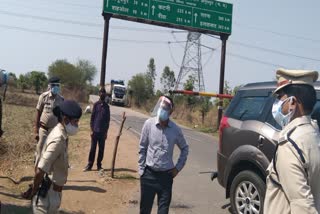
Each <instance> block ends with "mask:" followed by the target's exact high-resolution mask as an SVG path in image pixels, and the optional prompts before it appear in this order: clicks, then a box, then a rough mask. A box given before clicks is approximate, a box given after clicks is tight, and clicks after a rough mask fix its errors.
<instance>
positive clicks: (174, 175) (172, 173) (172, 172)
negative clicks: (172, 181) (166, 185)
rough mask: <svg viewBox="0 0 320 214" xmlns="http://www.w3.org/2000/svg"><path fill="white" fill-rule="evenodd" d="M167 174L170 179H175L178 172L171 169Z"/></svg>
mask: <svg viewBox="0 0 320 214" xmlns="http://www.w3.org/2000/svg"><path fill="white" fill-rule="evenodd" d="M168 173H170V174H171V175H172V178H175V177H176V176H177V175H178V173H179V171H178V170H177V168H176V167H174V168H173V169H171V170H169V172H168Z"/></svg>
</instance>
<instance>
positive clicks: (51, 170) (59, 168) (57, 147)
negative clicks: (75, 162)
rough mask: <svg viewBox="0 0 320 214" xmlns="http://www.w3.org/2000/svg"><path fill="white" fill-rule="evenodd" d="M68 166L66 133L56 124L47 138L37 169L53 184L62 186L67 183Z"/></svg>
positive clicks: (59, 124) (60, 125)
mask: <svg viewBox="0 0 320 214" xmlns="http://www.w3.org/2000/svg"><path fill="white" fill-rule="evenodd" d="M68 166H69V162H68V143H67V133H66V130H65V128H64V126H63V125H62V124H61V123H58V125H56V126H55V127H54V129H53V130H52V131H51V132H50V134H49V136H48V138H47V141H46V144H45V145H44V147H43V150H42V156H41V158H40V161H39V164H38V168H40V169H41V170H43V171H44V172H46V173H48V174H49V177H50V179H51V180H52V181H53V183H55V184H57V185H59V186H63V185H64V184H65V183H66V182H67V177H68Z"/></svg>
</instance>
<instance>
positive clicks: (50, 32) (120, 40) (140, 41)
mask: <svg viewBox="0 0 320 214" xmlns="http://www.w3.org/2000/svg"><path fill="white" fill-rule="evenodd" d="M0 27H2V28H7V29H13V30H20V31H26V32H36V33H43V34H49V35H56V36H64V37H72V38H80V39H92V40H102V37H95V36H84V35H78V34H68V33H58V32H52V31H43V30H35V29H29V28H23V27H16V26H9V25H2V24H0ZM110 40H112V41H118V42H132V43H152V44H167V43H168V42H169V43H182V42H185V41H156V40H129V39H114V38H110Z"/></svg>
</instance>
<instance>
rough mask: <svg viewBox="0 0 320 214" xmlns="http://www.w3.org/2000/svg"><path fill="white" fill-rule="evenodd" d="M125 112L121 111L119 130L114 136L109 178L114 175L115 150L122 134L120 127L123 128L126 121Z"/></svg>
mask: <svg viewBox="0 0 320 214" xmlns="http://www.w3.org/2000/svg"><path fill="white" fill-rule="evenodd" d="M126 118H127V117H126V112H123V114H122V122H121V125H120V128H119V132H118V135H117V137H116V140H115V143H114V148H113V156H112V165H111V178H113V177H114V166H115V165H116V157H117V151H118V145H119V140H120V136H121V134H122V128H123V124H124V122H125V121H126Z"/></svg>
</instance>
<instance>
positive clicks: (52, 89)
mask: <svg viewBox="0 0 320 214" xmlns="http://www.w3.org/2000/svg"><path fill="white" fill-rule="evenodd" d="M51 93H52V94H59V93H60V87H59V86H53V87H51Z"/></svg>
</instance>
